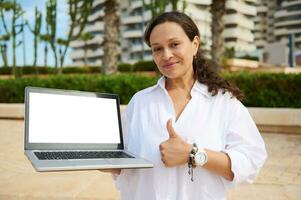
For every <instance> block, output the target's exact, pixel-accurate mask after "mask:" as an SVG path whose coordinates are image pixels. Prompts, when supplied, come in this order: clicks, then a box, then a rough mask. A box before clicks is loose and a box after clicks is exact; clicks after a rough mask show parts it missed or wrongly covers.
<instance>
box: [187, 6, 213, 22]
mask: <svg viewBox="0 0 301 200" xmlns="http://www.w3.org/2000/svg"><path fill="white" fill-rule="evenodd" d="M186 13H187V15H189V16H190V17H191V18H193V19H194V20H195V21H196V20H198V21H204V22H207V23H211V21H212V19H211V13H210V12H209V11H207V10H199V9H189V10H187V12H186Z"/></svg>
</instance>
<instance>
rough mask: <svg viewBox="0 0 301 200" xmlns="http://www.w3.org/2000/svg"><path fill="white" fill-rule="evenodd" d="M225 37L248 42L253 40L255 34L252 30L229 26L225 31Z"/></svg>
mask: <svg viewBox="0 0 301 200" xmlns="http://www.w3.org/2000/svg"><path fill="white" fill-rule="evenodd" d="M223 37H224V38H237V39H239V40H242V41H246V42H253V41H254V35H253V34H252V33H251V31H248V30H243V29H241V28H227V29H225V30H224V32H223Z"/></svg>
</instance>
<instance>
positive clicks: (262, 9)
mask: <svg viewBox="0 0 301 200" xmlns="http://www.w3.org/2000/svg"><path fill="white" fill-rule="evenodd" d="M256 9H257V13H267V12H268V7H266V6H258V7H257V8H256Z"/></svg>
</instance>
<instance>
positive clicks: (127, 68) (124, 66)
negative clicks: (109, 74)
mask: <svg viewBox="0 0 301 200" xmlns="http://www.w3.org/2000/svg"><path fill="white" fill-rule="evenodd" d="M118 71H119V72H132V71H133V66H132V65H131V64H129V63H120V64H119V65H118Z"/></svg>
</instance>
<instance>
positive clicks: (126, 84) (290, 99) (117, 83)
mask: <svg viewBox="0 0 301 200" xmlns="http://www.w3.org/2000/svg"><path fill="white" fill-rule="evenodd" d="M222 76H223V77H224V78H226V79H227V80H229V81H230V82H231V83H233V84H235V85H237V86H238V87H239V88H240V89H241V90H242V91H243V92H244V93H245V96H246V98H245V100H244V101H243V103H244V105H246V106H250V107H291V108H294V107H295V108H301V87H300V86H301V74H278V73H277V74H273V73H268V74H265V73H226V74H222ZM157 79H158V77H146V76H138V75H133V74H120V75H112V76H103V75H91V74H90V75H61V76H55V75H50V76H48V77H47V78H42V79H39V78H37V77H33V78H21V79H7V80H0V103H22V102H23V101H24V88H25V87H26V86H36V87H49V88H61V89H72V90H83V91H94V92H102V93H116V94H119V96H120V100H121V103H122V104H127V103H128V102H129V100H130V98H131V97H132V96H133V95H134V94H135V93H136V92H137V91H139V90H141V89H143V88H146V87H149V86H151V85H154V84H155V83H156V81H157Z"/></svg>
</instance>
